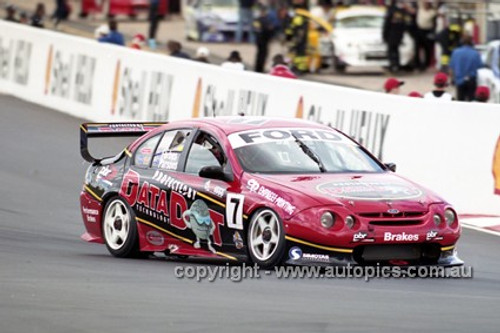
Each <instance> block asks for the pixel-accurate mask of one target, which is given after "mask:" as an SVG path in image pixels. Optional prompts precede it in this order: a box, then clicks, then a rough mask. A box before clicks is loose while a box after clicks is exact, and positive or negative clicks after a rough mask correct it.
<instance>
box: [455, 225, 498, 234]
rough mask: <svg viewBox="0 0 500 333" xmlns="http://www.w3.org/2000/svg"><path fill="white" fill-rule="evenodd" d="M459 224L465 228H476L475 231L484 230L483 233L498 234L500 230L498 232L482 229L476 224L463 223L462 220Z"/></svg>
mask: <svg viewBox="0 0 500 333" xmlns="http://www.w3.org/2000/svg"><path fill="white" fill-rule="evenodd" d="M461 224H462V227H464V228H467V229H472V230H476V231H481V232H485V233H487V234H490V235H495V236H500V232H498V231H493V230H489V229H484V228H482V227H478V226H476V225H471V224H467V223H464V222H461Z"/></svg>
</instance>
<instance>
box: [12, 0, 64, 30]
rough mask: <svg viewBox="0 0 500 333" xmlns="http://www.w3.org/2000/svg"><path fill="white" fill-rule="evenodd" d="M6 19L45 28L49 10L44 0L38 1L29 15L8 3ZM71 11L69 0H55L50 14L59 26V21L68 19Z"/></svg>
mask: <svg viewBox="0 0 500 333" xmlns="http://www.w3.org/2000/svg"><path fill="white" fill-rule="evenodd" d="M5 12H6V15H5V20H6V21H9V22H14V23H21V24H27V25H30V26H32V27H36V28H45V25H46V16H47V12H46V9H45V4H44V3H43V2H39V3H37V5H36V7H35V10H34V11H33V14H31V15H29V14H28V12H26V11H24V10H19V9H18V8H17V7H16V6H14V5H12V4H8V5H7V6H6V7H5ZM70 13H71V6H70V5H69V1H68V0H55V10H54V12H53V14H52V15H51V16H50V19H51V20H52V21H53V23H54V27H55V28H57V27H58V25H59V23H61V22H62V21H64V20H66V19H68V17H69V15H70Z"/></svg>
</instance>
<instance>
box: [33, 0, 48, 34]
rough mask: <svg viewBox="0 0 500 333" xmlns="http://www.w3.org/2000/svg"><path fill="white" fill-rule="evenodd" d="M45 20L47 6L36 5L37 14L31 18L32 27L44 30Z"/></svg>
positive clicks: (40, 3)
mask: <svg viewBox="0 0 500 333" xmlns="http://www.w3.org/2000/svg"><path fill="white" fill-rule="evenodd" d="M44 19H45V5H44V4H43V3H42V2H39V3H38V4H37V5H36V9H35V14H33V16H31V20H30V25H31V26H32V27H36V28H44V27H45V24H44V23H43V20H44Z"/></svg>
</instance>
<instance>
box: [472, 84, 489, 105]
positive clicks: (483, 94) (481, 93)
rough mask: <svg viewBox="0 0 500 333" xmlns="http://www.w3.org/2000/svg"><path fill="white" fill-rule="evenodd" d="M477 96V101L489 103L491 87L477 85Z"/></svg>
mask: <svg viewBox="0 0 500 333" xmlns="http://www.w3.org/2000/svg"><path fill="white" fill-rule="evenodd" d="M475 97H476V99H475V100H476V102H479V103H488V100H489V99H490V88H488V87H486V86H479V87H477V89H476V95H475Z"/></svg>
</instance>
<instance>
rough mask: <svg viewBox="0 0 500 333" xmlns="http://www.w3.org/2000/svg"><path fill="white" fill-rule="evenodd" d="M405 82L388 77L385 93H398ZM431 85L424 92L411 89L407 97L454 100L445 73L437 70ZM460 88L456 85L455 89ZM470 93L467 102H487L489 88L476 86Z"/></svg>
mask: <svg viewBox="0 0 500 333" xmlns="http://www.w3.org/2000/svg"><path fill="white" fill-rule="evenodd" d="M404 84H405V82H404V81H402V80H400V79H397V78H395V77H390V78H388V79H387V80H386V81H385V84H384V91H385V92H386V93H387V94H392V95H400V94H401V91H400V87H401V86H402V85H404ZM432 85H433V86H432V87H431V86H430V85H429V87H430V88H429V91H428V92H425V93H423V94H422V93H421V92H418V91H415V90H413V91H411V92H410V93H408V96H409V97H417V98H424V99H433V100H441V101H452V100H455V99H454V97H453V95H452V94H451V93H450V92H449V91H448V89H449V86H450V80H449V77H448V75H447V74H446V73H443V72H438V73H436V75H434V79H433V82H432ZM459 89H460V88H459V87H457V90H459ZM469 93H470V95H469V96H468V99H467V101H469V102H480V103H487V102H488V100H489V99H490V89H489V88H488V87H486V86H477V87H474V89H471V90H470V92H469Z"/></svg>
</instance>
